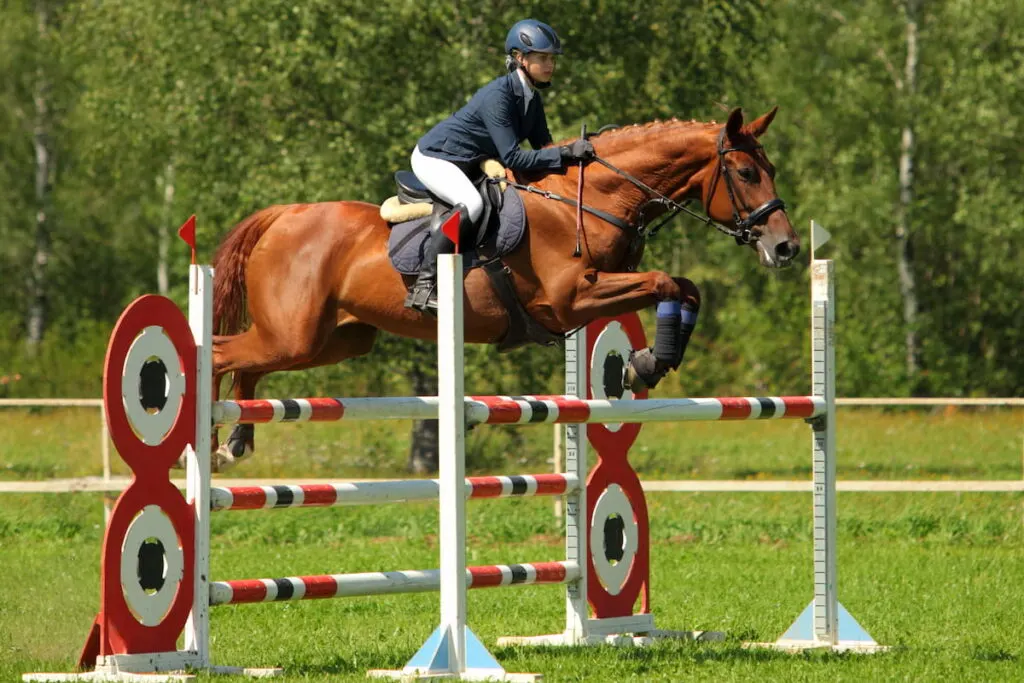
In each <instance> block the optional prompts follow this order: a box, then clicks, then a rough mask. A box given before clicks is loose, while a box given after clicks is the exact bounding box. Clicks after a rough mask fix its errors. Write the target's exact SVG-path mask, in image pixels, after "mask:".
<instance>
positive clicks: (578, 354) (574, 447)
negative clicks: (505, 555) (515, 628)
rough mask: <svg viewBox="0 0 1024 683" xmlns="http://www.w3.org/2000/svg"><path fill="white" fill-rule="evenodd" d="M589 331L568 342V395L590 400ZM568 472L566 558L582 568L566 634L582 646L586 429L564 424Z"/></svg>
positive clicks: (569, 599) (569, 601)
mask: <svg viewBox="0 0 1024 683" xmlns="http://www.w3.org/2000/svg"><path fill="white" fill-rule="evenodd" d="M588 362H589V359H588V358H587V328H586V327H582V328H580V329H578V330H576V332H575V333H574V334H573V335H572V336H570V337H569V338H568V339H566V340H565V393H566V394H567V395H568V396H576V397H579V398H583V399H585V398H587V385H586V384H587V383H586V379H587V364H588ZM565 471H566V472H567V473H568V474H573V475H576V477H577V481H579V482H580V486H579V488H578V489H576V491H574V492H573V493H570V494H569V495H567V496H566V497H565V559H566V561H568V562H575V563H576V564H577V565H578V566H579V568H580V577H579V579H577V580H576V581H574V582H572V583H570V584H568V585H567V586H566V594H565V634H564V638H565V640H566V641H568V642H569V643H574V644H576V643H583V642H585V641H586V640H587V637H588V636H589V633H588V630H587V624H588V620H589V618H590V607H589V605H588V603H587V561H588V559H589V558H588V555H587V553H588V552H589V551H588V549H587V535H588V533H589V532H590V524H589V520H588V519H587V486H586V481H587V426H586V425H584V424H567V425H565Z"/></svg>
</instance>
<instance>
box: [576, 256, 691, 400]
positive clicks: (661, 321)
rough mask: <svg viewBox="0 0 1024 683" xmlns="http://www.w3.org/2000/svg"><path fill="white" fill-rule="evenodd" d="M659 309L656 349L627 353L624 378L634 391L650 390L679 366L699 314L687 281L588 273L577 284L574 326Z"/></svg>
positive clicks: (648, 275)
mask: <svg viewBox="0 0 1024 683" xmlns="http://www.w3.org/2000/svg"><path fill="white" fill-rule="evenodd" d="M653 305H657V306H658V313H657V321H658V323H657V325H658V328H657V334H656V337H655V346H654V347H653V348H652V347H648V348H646V349H640V350H638V351H634V352H633V353H632V354H631V355H630V359H629V363H628V365H627V369H626V376H625V378H624V381H625V384H626V386H627V387H628V388H631V389H632V390H633V391H640V390H642V389H644V388H648V387H651V388H653V387H654V386H656V385H657V384H658V382H660V381H661V378H662V377H664V376H665V375H666V374H667V373H668V371H669V370H674V369H676V368H678V367H679V364H680V363H681V362H682V360H683V355H684V354H685V352H686V346H687V344H688V343H689V341H690V335H691V333H692V332H693V329H694V326H695V325H696V322H697V313H698V312H699V310H700V292H699V291H698V289H697V286H696V285H695V284H694V283H693V282H692V281H691V280H688V279H686V278H681V277H671V276H669V275H668V274H666V273H662V272H658V271H655V272H650V273H600V272H595V271H588V272H585V273H583V274H582V275H581V276H580V278H579V280H578V281H577V289H576V297H575V299H574V300H573V302H572V315H573V318H572V319H573V321H574V322H573V325H576V326H578V325H583V324H585V323H586V322H589V321H590V320H593V319H594V318H598V317H605V316H616V315H621V314H622V313H628V312H632V311H637V310H640V309H642V308H645V307H647V306H653Z"/></svg>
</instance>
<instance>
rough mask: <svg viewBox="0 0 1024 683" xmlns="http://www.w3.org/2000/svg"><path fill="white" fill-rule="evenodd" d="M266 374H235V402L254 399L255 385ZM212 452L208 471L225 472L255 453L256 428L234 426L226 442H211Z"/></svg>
mask: <svg viewBox="0 0 1024 683" xmlns="http://www.w3.org/2000/svg"><path fill="white" fill-rule="evenodd" d="M265 374H266V373H262V372H241V371H239V372H237V373H235V381H234V389H235V391H234V394H235V400H236V401H247V400H250V399H253V398H255V397H256V384H257V383H258V382H259V381H260V379H262V378H263V376H264V375H265ZM211 444H212V447H213V452H212V453H211V454H210V469H211V470H213V471H214V472H225V471H227V470H228V469H230V468H232V467H234V466H235V465H237V464H238V462H239V461H240V460H243V459H245V458H247V457H249V456H250V455H252V454H253V453H254V452H255V451H256V427H255V425H251V424H236V425H235V426H234V427H233V428H232V429H231V434H230V435H229V436H228V438H227V441H225V442H224V443H223V444H220V445H219V446H218V445H217V442H216V440H212V441H211Z"/></svg>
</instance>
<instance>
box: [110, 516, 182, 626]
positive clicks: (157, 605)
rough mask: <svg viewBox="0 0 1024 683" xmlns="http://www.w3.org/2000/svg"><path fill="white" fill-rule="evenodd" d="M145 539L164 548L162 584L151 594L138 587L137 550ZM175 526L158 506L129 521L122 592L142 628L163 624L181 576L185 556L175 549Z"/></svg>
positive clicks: (176, 537) (122, 552) (122, 554)
mask: <svg viewBox="0 0 1024 683" xmlns="http://www.w3.org/2000/svg"><path fill="white" fill-rule="evenodd" d="M148 539H156V540H158V541H160V543H161V544H162V545H163V547H164V583H163V585H162V586H160V589H159V590H157V591H156V592H154V593H150V592H148V591H147V590H146V589H145V588H143V587H142V586H141V585H140V584H139V550H140V549H141V548H142V545H143V544H144V543H145V542H146V541H147V540H148ZM178 543H179V542H178V534H176V533H175V532H174V525H172V524H171V520H170V519H169V518H168V517H167V515H165V514H164V512H163V510H161V509H160V507H159V506H157V505H147V506H146V507H144V508H143V509H142V513H141V514H140V515H139V516H138V517H136V518H135V519H133V520H132V523H131V524H130V525H129V526H128V533H126V534H125V535H124V544H122V546H121V590H122V592H123V593H124V598H125V602H126V603H127V604H128V607H129V608H130V609H131V610H132V612H133V613H134V614H135V616H136V617H137V618H138V620H139V623H141V624H142V625H144V626H156V625H158V624H159V623H160V622H161V621H163V618H164V615H166V614H167V610H169V609H170V608H171V604H172V603H173V602H174V596H175V595H176V594H177V592H178V586H180V585H181V580H182V576H183V572H184V567H185V564H184V554H183V553H182V550H181V547H180V546H179V545H178Z"/></svg>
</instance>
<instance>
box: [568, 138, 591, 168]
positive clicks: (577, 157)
mask: <svg viewBox="0 0 1024 683" xmlns="http://www.w3.org/2000/svg"><path fill="white" fill-rule="evenodd" d="M559 152H560V153H561V155H562V163H563V164H565V163H571V162H573V161H590V160H591V159H593V158H594V156H595V154H594V146H593V145H592V144H590V140H585V139H580V140H576V141H574V142H573V143H572V144H570V145H565V146H564V147H562V148H561V149H559Z"/></svg>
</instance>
